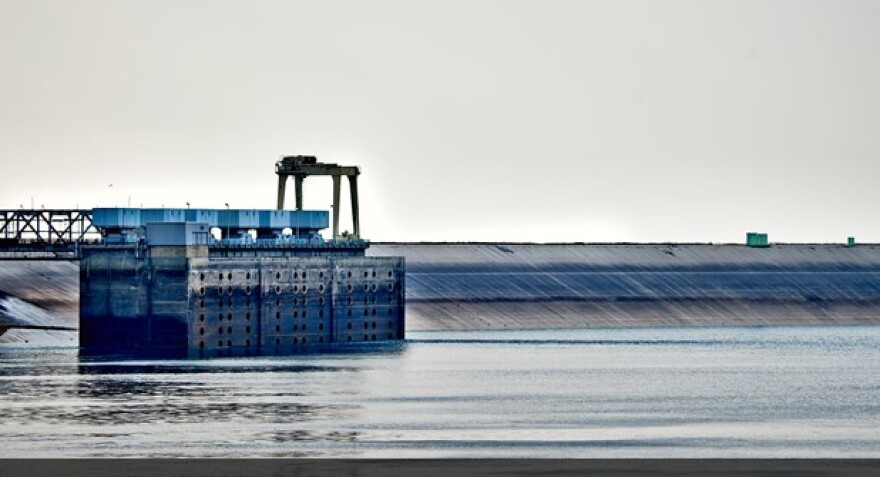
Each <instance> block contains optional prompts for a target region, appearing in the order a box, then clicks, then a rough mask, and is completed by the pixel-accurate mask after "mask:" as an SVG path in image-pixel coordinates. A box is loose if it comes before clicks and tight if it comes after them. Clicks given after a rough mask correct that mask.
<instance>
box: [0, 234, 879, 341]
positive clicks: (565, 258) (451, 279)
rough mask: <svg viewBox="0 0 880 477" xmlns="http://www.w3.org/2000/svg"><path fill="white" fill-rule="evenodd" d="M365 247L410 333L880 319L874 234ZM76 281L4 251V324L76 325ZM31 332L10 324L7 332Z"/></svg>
mask: <svg viewBox="0 0 880 477" xmlns="http://www.w3.org/2000/svg"><path fill="white" fill-rule="evenodd" d="M367 253H368V255H373V256H403V257H405V259H406V285H405V286H406V301H407V305H406V316H407V319H406V323H407V329H408V330H411V331H414V330H452V329H529V328H576V327H653V326H764V325H859V324H880V246H875V245H870V244H868V245H857V246H855V247H846V246H844V245H832V244H791V245H773V246H770V247H767V248H751V247H746V246H742V245H710V244H558V245H556V244H502V243H491V244H449V243H445V244H427V243H374V244H373V245H372V247H371V248H370V249H368V251H367ZM78 291H79V268H78V265H77V264H76V263H73V262H48V261H47V262H36V261H35V262H26V261H0V327H2V326H4V324H7V325H8V324H14V323H22V322H25V323H33V324H36V326H38V327H39V326H44V325H48V326H55V325H58V326H76V310H77V306H78ZM37 333H43V332H40V331H38V330H21V331H15V330H14V329H11V330H10V331H8V332H7V333H6V334H5V335H4V337H3V341H6V342H9V341H23V340H25V339H28V338H27V337H28V336H31V337H33V336H35V334H37ZM45 333H49V334H50V335H52V336H55V337H59V338H58V340H56V341H59V342H69V341H70V338H69V335H70V333H65V332H62V331H52V332H45ZM74 342H75V340H74Z"/></svg>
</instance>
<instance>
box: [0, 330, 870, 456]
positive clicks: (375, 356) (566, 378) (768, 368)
mask: <svg viewBox="0 0 880 477" xmlns="http://www.w3.org/2000/svg"><path fill="white" fill-rule="evenodd" d="M409 337H410V338H411V339H410V340H409V341H408V342H407V343H406V344H404V345H400V346H394V347H386V348H382V349H381V350H376V351H370V352H365V353H352V354H336V355H312V356H297V357H289V358H288V357H285V358H242V359H215V360H204V361H137V362H112V361H111V362H100V361H95V360H86V359H84V358H79V357H78V356H77V352H76V350H75V349H72V348H52V349H37V350H35V349H25V348H9V347H3V348H0V442H2V443H3V445H2V446H0V456H2V457H45V456H214V457H237V456H266V457H269V456H271V457H296V456H314V457H343V456H344V457H874V458H876V457H880V430H878V429H880V400H878V397H880V373H878V370H880V327H809V328H801V327H788V328H714V329H705V328H703V329H687V328H677V329H620V330H552V331H509V332H488V331H483V332H431V333H410V335H409Z"/></svg>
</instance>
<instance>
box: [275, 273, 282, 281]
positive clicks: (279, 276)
mask: <svg viewBox="0 0 880 477" xmlns="http://www.w3.org/2000/svg"><path fill="white" fill-rule="evenodd" d="M275 279H276V280H281V272H275Z"/></svg>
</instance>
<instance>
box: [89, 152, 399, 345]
mask: <svg viewBox="0 0 880 477" xmlns="http://www.w3.org/2000/svg"><path fill="white" fill-rule="evenodd" d="M312 165H315V163H314V162H313V163H312ZM317 165H321V164H317ZM329 166H333V165H329ZM300 183H301V181H300ZM352 192H353V194H354V193H355V192H356V191H355V190H354V189H353V191H352ZM335 198H336V197H335ZM280 205H281V204H280ZM297 205H298V210H250V209H243V210H237V209H166V208H162V209H139V208H97V209H94V210H93V217H92V223H93V225H94V227H96V228H97V229H98V230H99V231H100V233H101V237H102V240H101V241H100V243H95V244H84V245H82V247H81V249H80V251H79V254H80V261H79V264H80V306H79V311H80V317H79V321H80V323H79V331H80V334H79V341H80V347H81V348H82V349H83V351H84V352H86V353H92V352H94V353H97V354H104V353H106V352H108V351H109V352H113V353H115V352H122V353H125V354H128V353H134V354H141V353H143V354H151V355H162V356H189V357H200V356H239V355H265V354H269V355H283V354H293V353H298V352H302V351H308V350H319V349H329V348H334V349H335V348H339V347H346V346H351V345H363V344H366V343H370V344H372V343H377V342H388V341H396V340H402V339H403V338H404V332H405V326H404V260H403V258H402V257H367V256H366V254H365V251H366V249H367V248H368V247H369V242H368V241H366V240H363V239H361V238H360V237H359V236H358V235H356V234H352V235H349V234H336V233H334V237H333V238H331V239H324V238H323V237H322V236H321V234H320V231H321V230H322V229H325V228H327V227H328V225H329V215H328V213H327V212H326V211H310V210H302V209H301V201H300V200H298V203H297ZM334 209H335V210H338V203H337V204H336V205H335V206H334ZM337 220H338V219H337Z"/></svg>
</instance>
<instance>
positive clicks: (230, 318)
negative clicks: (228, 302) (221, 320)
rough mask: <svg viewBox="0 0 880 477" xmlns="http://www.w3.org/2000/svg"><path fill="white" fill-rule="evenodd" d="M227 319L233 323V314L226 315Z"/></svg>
mask: <svg viewBox="0 0 880 477" xmlns="http://www.w3.org/2000/svg"><path fill="white" fill-rule="evenodd" d="M226 319H227V320H229V321H232V313H230V314H228V315H226Z"/></svg>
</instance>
